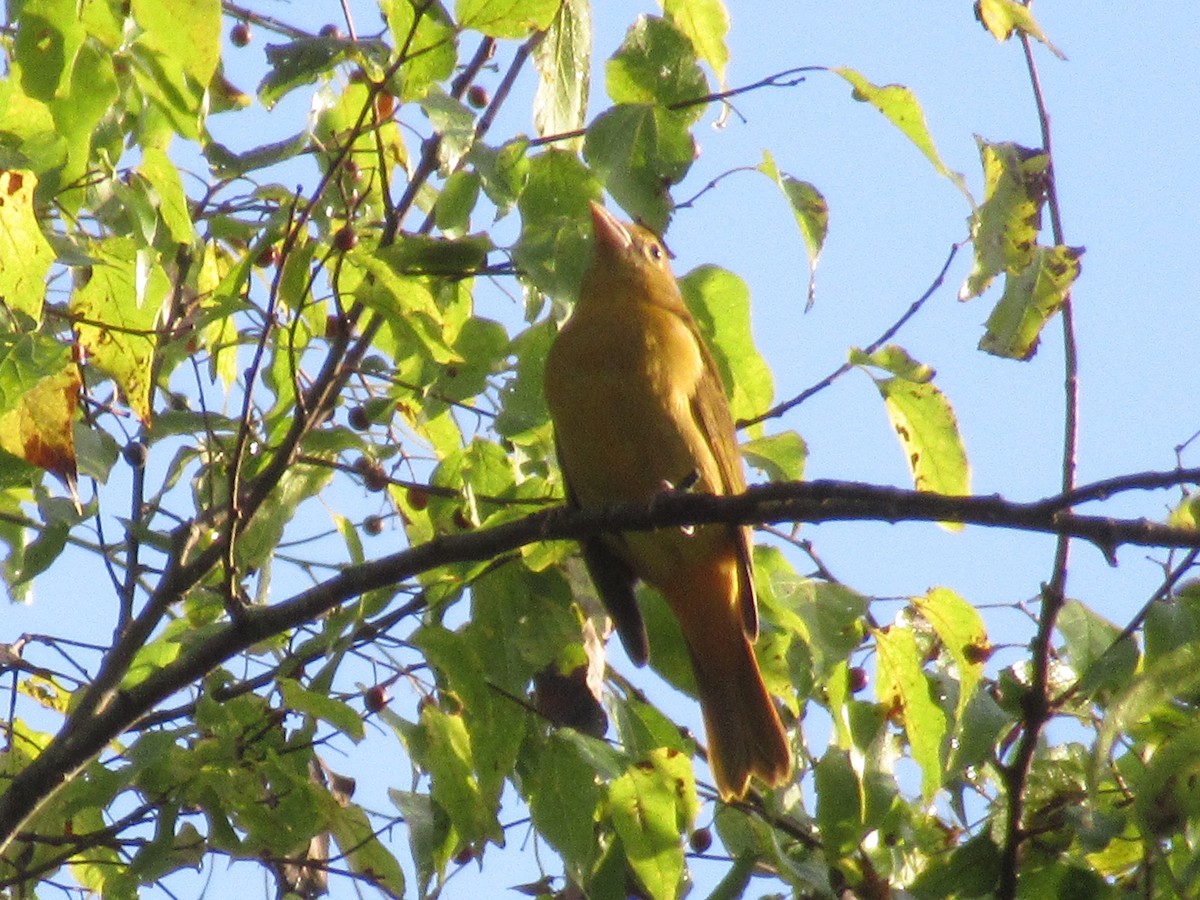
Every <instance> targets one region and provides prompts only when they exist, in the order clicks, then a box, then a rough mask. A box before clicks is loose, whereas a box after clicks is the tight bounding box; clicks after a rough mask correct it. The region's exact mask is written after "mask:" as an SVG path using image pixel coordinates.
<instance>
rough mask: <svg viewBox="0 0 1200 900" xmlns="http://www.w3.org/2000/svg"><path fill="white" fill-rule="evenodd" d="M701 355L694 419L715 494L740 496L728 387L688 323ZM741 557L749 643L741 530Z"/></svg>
mask: <svg viewBox="0 0 1200 900" xmlns="http://www.w3.org/2000/svg"><path fill="white" fill-rule="evenodd" d="M688 325H689V327H690V328H691V330H692V333H693V336H694V337H695V339H696V342H697V343H698V344H699V346H700V355H701V356H702V357H703V359H704V371H703V373H702V374H701V376H700V382H699V383H698V385H697V389H696V392H695V393H694V394H693V395H692V404H691V405H692V415H693V416H694V417H695V419H696V424H697V425H698V426H699V428H700V431H701V432H702V433H703V435H704V440H705V443H706V444H707V445H708V447H709V450H710V451H711V452H712V455H713V459H714V460H715V461H716V464H717V471H718V472H719V473H720V476H721V484H720V485H713V486H712V489H713V491H714V493H723V494H739V493H741V492H742V491H744V490H745V489H746V476H745V473H744V472H743V471H742V459H741V456H740V455H739V454H738V450H737V431H736V429H735V428H734V425H733V416H732V414H731V413H730V411H729V404H728V403H727V402H725V387H724V385H722V384H721V375H720V373H719V372H718V370H717V363H716V360H714V359H713V357H712V353H710V352H709V349H708V346H707V345H706V344H705V343H704V339H703V338H702V337H701V336H700V333H699V331H698V330H697V328H696V326H695V325H694V324H693V323H691V322H689V323H688ZM735 541H736V545H737V546H736V552H737V557H738V587H739V589H740V590H739V591H738V598H739V601H740V603H741V613H742V629H743V630H744V631H745V632H746V636H747V637H749V638H750V640H754V639H755V638H756V637H757V636H758V602H757V598H756V597H755V592H754V574H753V573H754V569H753V566H752V564H751V557H750V552H751V551H750V529H749V528H747V527H745V526H740V527H738V528H736V529H735Z"/></svg>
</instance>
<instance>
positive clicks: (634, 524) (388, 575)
mask: <svg viewBox="0 0 1200 900" xmlns="http://www.w3.org/2000/svg"><path fill="white" fill-rule="evenodd" d="M1176 475H1177V479H1176V480H1174V481H1173V483H1175V484H1182V483H1187V482H1189V481H1191V480H1194V477H1193V476H1194V475H1195V473H1193V472H1186V471H1180V472H1178V473H1176ZM1148 480H1151V481H1154V483H1155V484H1156V485H1158V486H1162V484H1161V483H1162V482H1163V481H1164V480H1166V481H1171V479H1169V478H1166V479H1164V478H1152V479H1148ZM1085 489H1086V488H1081V489H1080V490H1085ZM1070 500H1071V495H1059V496H1054V497H1049V498H1046V499H1044V500H1039V501H1036V502H1032V503H1015V502H1012V501H1008V500H1005V499H1003V498H1001V497H999V496H991V497H951V496H945V495H941V494H931V493H922V492H918V491H912V490H903V489H899V488H892V487H878V486H873V485H864V484H858V483H855V482H842V481H814V482H807V483H799V482H789V483H780V484H770V485H762V486H757V487H752V488H750V489H749V490H747V491H746V493H744V494H740V495H737V496H732V497H715V496H711V495H706V494H691V493H687V492H670V493H664V494H660V495H659V496H657V497H655V498H654V499H653V500H652V501H651V502H650V503H648V504H620V505H614V506H611V507H605V508H601V509H593V510H576V509H570V508H567V507H563V506H555V507H553V508H550V509H545V510H541V511H539V512H536V513H532V514H531V515H528V516H525V517H523V518H521V519H518V520H516V521H512V522H506V523H504V524H501V525H497V526H494V527H491V528H481V529H479V530H477V531H471V532H466V533H463V534H454V535H445V536H441V537H437V538H434V539H433V540H431V541H428V542H427V543H424V544H420V545H418V546H416V547H411V548H409V549H406V550H402V551H400V552H398V553H393V554H391V555H389V556H385V557H382V558H380V559H377V560H373V561H371V562H367V563H363V564H361V565H357V566H351V567H348V568H347V569H345V570H344V571H342V572H341V573H339V574H338V575H336V576H334V577H333V578H330V579H329V580H327V581H325V582H323V583H322V584H319V585H317V586H315V587H313V588H310V589H309V590H306V591H304V592H302V593H300V594H297V595H295V596H293V597H291V598H289V599H287V600H284V601H281V602H279V603H277V604H274V605H272V606H266V607H256V608H252V609H248V610H246V611H245V613H244V614H242V615H240V616H239V617H238V618H237V620H236V621H234V622H230V623H229V624H227V625H225V626H224V627H223V628H222V629H221V630H219V631H217V632H216V633H215V634H214V635H213V636H212V637H211V638H209V639H208V640H207V641H205V642H204V643H202V644H198V645H196V646H195V647H192V648H191V649H190V650H189V651H188V652H187V653H185V654H184V655H182V656H180V657H179V658H178V659H176V660H175V661H174V662H172V663H170V664H169V665H166V666H164V667H162V668H161V669H159V670H157V671H156V672H154V673H152V674H151V675H150V676H149V677H148V678H146V679H145V680H144V681H142V682H140V683H139V684H137V685H135V686H133V687H130V688H127V689H110V690H107V691H103V692H102V693H103V694H104V698H103V702H97V703H91V704H89V703H84V704H81V706H80V707H79V708H78V709H76V710H75V711H74V712H73V713H72V715H71V716H69V717H68V719H67V721H66V722H65V723H64V725H63V728H62V729H61V731H60V732H59V734H58V735H57V736H56V738H55V739H54V740H53V741H52V742H51V743H50V744H49V745H48V746H47V747H46V749H45V750H44V751H43V752H42V753H41V754H40V755H39V756H38V758H37V759H35V760H34V761H33V762H32V763H31V764H30V765H29V766H28V767H27V768H26V769H25V770H23V771H22V772H20V773H18V774H17V775H16V776H14V777H13V778H12V780H11V781H10V782H9V784H8V788H7V790H5V792H4V794H3V795H0V854H2V853H3V852H4V851H5V850H6V849H7V847H8V845H9V843H10V842H11V841H12V839H13V837H14V835H15V834H16V833H17V831H18V830H19V829H20V828H21V827H22V826H23V825H24V823H26V822H27V821H28V820H29V819H30V817H32V816H33V815H34V814H35V813H36V812H37V810H38V809H39V808H40V807H41V805H42V804H43V803H45V802H46V800H47V799H49V798H50V797H51V796H53V795H54V793H55V791H57V790H58V789H59V788H60V787H61V786H62V785H64V784H65V783H66V782H67V781H69V780H70V779H71V778H72V777H74V776H75V775H76V774H77V773H78V772H79V771H80V770H81V769H82V768H83V767H84V766H85V765H86V764H87V763H88V762H89V761H90V760H91V759H92V758H93V757H94V756H95V755H96V754H97V753H99V752H100V751H101V750H102V749H103V748H104V747H105V746H106V745H108V744H109V742H111V741H112V740H114V739H115V738H117V737H119V736H120V735H121V734H122V733H123V732H124V731H125V730H126V729H127V728H129V727H130V726H131V725H132V724H133V723H134V722H136V721H137V720H138V719H139V718H140V717H142V716H144V715H145V714H146V713H147V712H149V711H150V710H151V709H153V708H154V707H155V705H156V704H158V703H161V702H162V701H163V700H165V699H166V698H168V697H170V696H171V695H172V694H175V693H176V692H178V691H180V690H183V689H185V688H187V687H189V686H190V685H192V684H194V683H195V682H197V681H198V680H200V679H201V678H203V676H204V675H206V674H207V673H208V672H210V671H212V670H213V669H214V668H215V667H217V666H219V665H221V664H222V663H224V662H226V661H227V660H229V659H231V658H233V657H234V656H236V655H237V654H239V653H241V652H243V651H245V650H247V649H248V648H249V647H251V646H252V645H254V644H255V643H257V642H258V641H261V640H263V639H265V638H267V637H270V636H272V635H275V634H279V633H281V632H284V631H287V630H288V629H291V628H296V627H298V626H300V625H303V624H304V623H306V622H310V621H312V620H314V619H316V618H318V617H319V616H322V615H324V614H325V613H327V612H329V611H330V610H333V609H335V608H337V607H338V606H340V605H341V604H343V603H345V602H347V601H350V600H353V599H354V598H356V597H359V596H360V595H362V594H363V593H365V592H367V591H371V590H376V589H379V588H384V587H388V586H390V585H395V584H398V583H400V582H403V581H405V580H407V579H410V578H412V577H414V576H416V575H418V574H420V573H422V572H425V571H428V570H430V569H433V568H436V567H438V566H443V565H448V564H451V563H461V562H470V561H478V560H486V559H491V558H493V557H496V556H498V555H500V554H503V553H508V552H511V551H514V550H516V549H518V548H520V547H522V546H524V545H526V544H531V543H534V542H536V541H544V540H577V539H579V538H582V537H586V536H589V535H594V534H597V533H601V532H606V531H648V530H652V529H654V528H667V527H678V526H683V525H701V524H708V523H714V522H728V523H746V524H773V523H780V522H812V523H816V522H831V521H868V520H871V521H880V522H892V523H896V522H903V521H924V522H959V523H962V524H966V525H977V526H983V527H989V528H1007V529H1015V530H1019V531H1032V532H1040V533H1044V534H1052V535H1067V536H1071V537H1077V538H1081V539H1083V540H1086V541H1089V542H1090V543H1092V544H1093V545H1095V546H1096V547H1097V548H1098V549H1100V550H1101V552H1103V553H1104V555H1105V557H1106V558H1107V559H1109V561H1110V562H1111V561H1114V560H1115V554H1116V550H1117V548H1119V547H1121V546H1122V545H1127V544H1130V545H1135V546H1141V547H1159V548H1198V547H1200V531H1195V530H1191V529H1186V528H1179V527H1174V526H1170V525H1163V524H1160V523H1157V522H1151V521H1148V520H1146V519H1119V518H1108V517H1104V516H1089V515H1080V514H1077V513H1072V512H1065V511H1063V510H1064V507H1065V506H1067V505H1068V503H1069V502H1070ZM164 580H165V581H167V582H168V584H165V585H160V587H159V590H158V591H156V592H155V596H156V600H157V601H158V602H160V603H173V602H176V601H178V600H181V599H182V596H183V591H172V590H171V589H170V584H169V582H171V581H172V573H171V571H170V570H168V572H167V573H164ZM193 583H194V582H190V581H185V582H184V583H183V585H187V586H190V584H193ZM176 584H178V582H176ZM164 587H165V588H167V590H165V591H164V590H163V588H164ZM186 589H187V587H184V591H186ZM97 687H98V686H93V689H92V691H90V692H89V694H96V693H98V691H97ZM105 687H108V686H107V685H105Z"/></svg>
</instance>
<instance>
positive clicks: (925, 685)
mask: <svg viewBox="0 0 1200 900" xmlns="http://www.w3.org/2000/svg"><path fill="white" fill-rule="evenodd" d="M875 648H876V650H877V651H878V653H879V668H878V677H877V681H876V685H875V690H876V696H878V697H879V701H880V702H881V703H883V704H884V705H885V706H886V707H887V708H888V709H889V710H890V711H891V714H892V715H893V716H895V717H896V718H897V719H898V720H899V721H900V722H901V723H902V724H903V725H904V733H905V735H907V737H908V742H909V745H910V747H911V748H912V755H913V759H914V760H915V761H916V763H917V765H919V766H920V767H921V775H922V777H921V793H922V794H923V796H924V797H925V799H926V800H929V799H932V797H933V795H934V794H935V793H936V792H937V789H938V788H939V787H941V783H942V741H943V739H944V738H945V736H946V714H945V713H944V712H942V709H941V707H940V706H938V704H937V703H936V702H935V701H934V699H933V695H932V692H933V686H932V685H931V684H930V682H929V679H928V678H927V677H926V676H925V673H924V672H923V671H922V670H921V652H920V651H919V650H918V649H917V642H916V639H915V637H914V636H913V632H912V631H911V630H910V629H908V628H902V627H899V626H892V627H891V628H888V629H884V630H877V631H876V632H875Z"/></svg>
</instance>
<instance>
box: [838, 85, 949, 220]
mask: <svg viewBox="0 0 1200 900" xmlns="http://www.w3.org/2000/svg"><path fill="white" fill-rule="evenodd" d="M833 71H834V72H835V73H837V74H838V75H841V76H842V77H843V78H844V79H846V81H848V82H850V84H851V86H852V87H853V88H854V93H853V96H854V99H855V100H861V101H862V102H864V103H870V104H871V105H872V106H873V107H875V108H876V109H877V110H879V111H880V112H881V113H883V116H884V118H886V119H887V120H888V121H889V122H891V123H892V124H893V125H895V126H896V127H897V128H898V129H900V132H901V133H902V134H903V135H904V136H905V137H907V138H908V139H909V140H910V141H912V142H913V144H914V145H915V146H916V148H917V149H918V150H920V151H921V154H922V155H923V156H924V157H925V158H926V159H927V160H929V162H930V163H931V164H932V165H933V168H934V169H935V170H936V171H937V173H938V174H939V175H941V176H942V177H943V178H947V179H949V180H950V182H951V183H952V184H953V185H954V186H955V187H956V188H958V189H959V190H960V191H961V192H962V193H963V195H964V196H966V197H967V199H968V200H970V197H971V194H970V192H969V191H968V190H967V185H966V182H965V181H964V180H963V177H962V175H960V174H959V173H958V172H953V171H951V170H950V169H949V168H947V167H946V164H945V163H944V162H942V158H941V156H940V155H938V152H937V148H936V147H935V146H934V144H933V136H932V135H931V134H930V133H929V126H928V125H927V124H926V122H925V113H924V111H923V110H922V109H921V104H920V103H919V102H918V101H917V98H916V95H914V94H913V92H912V91H911V90H909V89H908V88H906V87H905V86H904V85H901V84H885V85H882V86H881V85H875V84H872V83H871V82H870V81H868V80H867V79H866V78H865V77H863V75H862V74H860V73H859V72H856V71H855V70H854V69H848V68H845V67H838V68H835V69H834V70H833Z"/></svg>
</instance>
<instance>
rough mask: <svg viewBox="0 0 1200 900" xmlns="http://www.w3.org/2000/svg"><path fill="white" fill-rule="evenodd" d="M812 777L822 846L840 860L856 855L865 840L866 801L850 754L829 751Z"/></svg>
mask: <svg viewBox="0 0 1200 900" xmlns="http://www.w3.org/2000/svg"><path fill="white" fill-rule="evenodd" d="M813 777H814V787H815V789H816V794H817V825H818V826H819V827H820V829H821V843H822V846H823V847H824V848H825V849H826V850H827V851H828V852H830V853H833V854H836V855H838V856H845V855H847V854H851V853H853V852H854V850H855V848H857V846H858V843H859V841H860V840H861V839H862V832H863V821H864V815H865V812H866V810H865V805H864V804H865V802H866V798H865V796H864V794H863V787H862V783H861V782H860V781H859V778H858V774H857V773H856V772H855V771H854V767H853V766H852V765H851V763H850V754H849V753H848V752H847V751H846V750H844V749H842V748H840V747H834V746H831V747H829V749H828V750H826V751H825V755H824V756H823V757H821V758H820V759H819V760H817V764H816V767H815V768H814V770H813Z"/></svg>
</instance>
